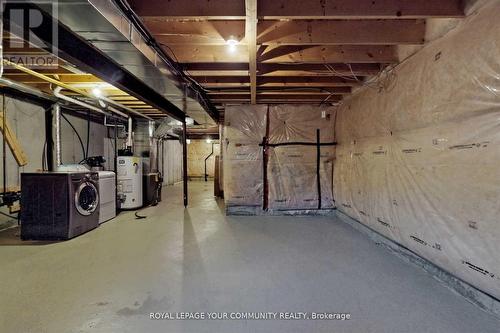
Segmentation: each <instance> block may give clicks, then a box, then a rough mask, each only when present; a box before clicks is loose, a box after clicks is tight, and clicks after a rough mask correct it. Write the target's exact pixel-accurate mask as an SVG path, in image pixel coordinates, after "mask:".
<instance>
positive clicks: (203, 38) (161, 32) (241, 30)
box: [143, 18, 245, 46]
mask: <svg viewBox="0 0 500 333" xmlns="http://www.w3.org/2000/svg"><path fill="white" fill-rule="evenodd" d="M143 21H144V23H145V25H146V27H147V28H148V30H149V32H150V33H151V34H152V35H153V37H155V39H156V40H157V41H158V42H159V43H165V44H167V45H169V46H171V45H175V44H191V45H193V44H199V45H225V44H226V42H227V40H229V39H234V40H237V41H238V42H243V38H244V37H245V21H244V20H223V21H189V22H184V21H181V22H179V21H165V20H161V19H155V18H146V19H145V20H143Z"/></svg>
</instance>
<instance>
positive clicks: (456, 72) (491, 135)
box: [334, 1, 500, 299]
mask: <svg viewBox="0 0 500 333" xmlns="http://www.w3.org/2000/svg"><path fill="white" fill-rule="evenodd" d="M498 17H500V2H499V1H494V2H492V3H490V4H488V5H487V6H486V7H484V8H483V9H481V10H480V11H478V12H477V13H475V14H473V15H471V16H470V17H468V18H467V19H465V20H464V22H463V23H461V24H460V25H459V26H458V27H457V28H456V29H454V30H453V31H451V32H450V33H448V34H447V35H446V36H445V37H443V38H441V39H438V40H436V41H435V42H433V43H431V44H429V45H428V46H426V47H425V48H424V49H423V50H421V51H420V52H418V53H417V54H415V55H414V56H412V57H411V58H410V59H408V60H407V61H406V62H404V63H403V64H401V65H399V66H398V67H397V68H396V69H395V70H393V72H392V73H391V74H390V75H387V76H385V77H386V80H387V81H386V82H382V83H383V84H381V85H380V86H379V87H366V88H364V89H362V90H361V91H359V92H358V93H357V94H355V95H354V96H352V97H351V98H349V99H347V100H346V101H345V102H344V103H343V104H342V105H341V106H340V107H339V110H338V115H337V126H336V131H337V141H338V145H337V156H336V162H335V168H334V184H335V187H334V194H335V199H336V204H337V207H338V209H339V210H340V211H342V212H343V213H345V214H347V215H348V216H350V217H352V218H354V219H356V220H358V221H360V222H361V223H363V224H365V225H367V226H368V227H370V228H372V229H374V230H375V231H377V232H379V233H381V234H382V235H384V236H386V237H388V238H390V239H392V240H394V241H396V242H397V243H399V244H401V245H403V246H404V247H406V248H408V249H410V250H411V251H413V252H415V253H417V254H418V255H420V256H422V257H423V258H425V259H427V260H429V261H431V262H433V263H434V264H436V265H437V266H439V267H441V268H443V269H444V270H446V271H448V272H450V273H451V274H453V275H455V276H457V277H459V278H460V279H462V280H464V281H466V282H468V283H470V284H471V285H473V286H475V287H477V288H478V289H480V290H483V291H484V292H486V293H488V294H490V295H492V296H493V297H496V298H497V299H500V257H499V256H498V255H496V254H497V253H499V252H500V224H499V223H498V216H499V213H500V205H499V204H498V199H499V198H500V182H499V179H500V168H499V167H498V165H499V163H500V149H499V148H498V147H499V145H500V58H499V56H498V55H499V54H500V38H499V36H500V20H499V19H498Z"/></svg>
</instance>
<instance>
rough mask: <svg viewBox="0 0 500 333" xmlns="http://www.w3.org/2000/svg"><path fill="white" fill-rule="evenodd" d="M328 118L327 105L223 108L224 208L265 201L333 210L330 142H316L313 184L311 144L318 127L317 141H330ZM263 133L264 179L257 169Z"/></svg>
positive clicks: (331, 130)
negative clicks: (265, 162) (265, 150)
mask: <svg viewBox="0 0 500 333" xmlns="http://www.w3.org/2000/svg"><path fill="white" fill-rule="evenodd" d="M334 121H335V112H334V109H333V108H331V107H321V108H320V107H318V106H303V105H302V106H301V105H270V106H269V107H268V106H267V105H243V106H234V107H233V106H232V107H227V108H226V111H225V128H224V140H223V144H224V152H223V154H224V198H225V201H226V206H229V207H230V206H257V207H262V208H264V207H263V206H264V202H266V203H267V205H268V206H267V208H268V209H271V210H310V209H318V208H319V207H321V208H322V209H327V208H333V207H334V201H333V190H332V178H333V162H334V153H335V150H334V148H333V146H328V145H324V146H321V149H320V158H319V177H320V182H319V188H318V181H317V179H318V178H317V174H318V164H317V163H318V158H317V146H316V143H317V130H318V129H319V131H320V142H321V143H322V144H332V143H333V142H334V139H335V138H334ZM264 137H266V138H267V143H268V144H269V145H270V146H268V147H267V152H266V154H267V155H266V156H267V168H266V171H267V177H264V170H263V169H264V159H263V156H264V153H263V146H262V143H263V138H264ZM266 180H267V192H266V191H265V190H266V188H265V186H264V184H265V181H266ZM265 193H267V200H265V198H264V196H265ZM319 193H321V196H320V195H318V194H319ZM320 201H321V204H320Z"/></svg>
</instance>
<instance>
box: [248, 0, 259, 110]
mask: <svg viewBox="0 0 500 333" xmlns="http://www.w3.org/2000/svg"><path fill="white" fill-rule="evenodd" d="M245 9H246V22H245V39H246V41H247V47H248V68H249V75H250V102H251V103H252V104H256V103H257V0H245Z"/></svg>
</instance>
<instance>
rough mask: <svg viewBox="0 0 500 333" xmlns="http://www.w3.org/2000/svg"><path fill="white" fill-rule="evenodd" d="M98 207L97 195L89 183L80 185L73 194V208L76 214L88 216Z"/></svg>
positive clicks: (92, 185)
mask: <svg viewBox="0 0 500 333" xmlns="http://www.w3.org/2000/svg"><path fill="white" fill-rule="evenodd" d="M98 206H99V193H98V192H97V188H96V187H95V185H94V184H92V183H91V182H83V183H81V184H80V185H79V186H78V188H77V189H76V192H75V207H76V210H77V211H78V213H80V214H81V215H84V216H88V215H90V214H92V213H93V212H95V210H96V209H97V207H98Z"/></svg>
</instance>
